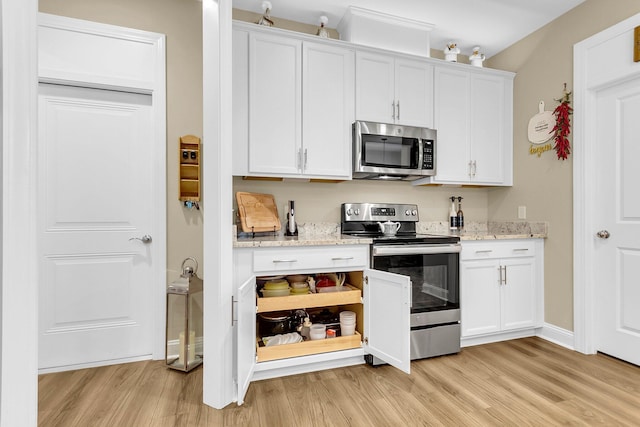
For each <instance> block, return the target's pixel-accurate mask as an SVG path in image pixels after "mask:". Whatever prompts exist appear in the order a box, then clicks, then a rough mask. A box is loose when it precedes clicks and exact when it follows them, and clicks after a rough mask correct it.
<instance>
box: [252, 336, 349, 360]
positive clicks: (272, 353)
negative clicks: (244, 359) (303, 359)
mask: <svg viewBox="0 0 640 427" xmlns="http://www.w3.org/2000/svg"><path fill="white" fill-rule="evenodd" d="M361 346H362V336H361V335H360V333H358V331H356V332H355V334H354V335H348V336H340V337H335V338H325V339H323V340H309V341H303V342H300V343H295V344H283V345H275V346H272V347H257V349H256V351H257V353H256V354H257V356H258V362H267V361H269V360H277V359H286V358H288V357H298V356H308V355H310V354H319V353H328V352H331V351H339V350H347V349H351V348H360V347H361Z"/></svg>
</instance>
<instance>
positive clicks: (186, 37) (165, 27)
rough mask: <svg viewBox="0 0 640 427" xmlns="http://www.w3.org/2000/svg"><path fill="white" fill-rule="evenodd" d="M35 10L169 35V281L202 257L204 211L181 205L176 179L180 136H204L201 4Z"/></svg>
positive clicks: (179, 1) (54, 2) (176, 1)
mask: <svg viewBox="0 0 640 427" xmlns="http://www.w3.org/2000/svg"><path fill="white" fill-rule="evenodd" d="M39 10H40V12H45V13H51V14H55V15H61V16H68V17H72V18H79V19H86V20H89V21H95V22H101V23H105V24H113V25H119V26H123V27H130V28H136V29H139V30H146V31H152V32H157V33H162V34H165V35H166V36H167V39H166V41H167V51H166V52H167V224H168V225H167V269H168V270H169V271H168V281H173V280H175V278H176V277H177V274H178V273H179V272H180V266H181V264H182V260H184V259H185V258H186V257H189V256H193V257H195V258H196V259H197V260H198V261H201V260H202V212H201V211H196V210H195V209H194V210H193V211H189V210H187V209H186V208H183V207H182V205H181V204H180V202H179V201H178V182H177V176H178V143H179V142H178V139H179V138H180V136H182V135H187V134H193V135H196V136H199V137H202V3H201V2H199V1H196V0H135V1H131V0H65V1H59V0H40V2H39ZM205 166H206V165H205ZM200 265H202V262H200Z"/></svg>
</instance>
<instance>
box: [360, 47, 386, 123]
mask: <svg viewBox="0 0 640 427" xmlns="http://www.w3.org/2000/svg"><path fill="white" fill-rule="evenodd" d="M394 64H395V62H394V59H393V58H392V57H390V56H386V55H376V54H373V53H365V52H357V53H356V120H365V121H371V122H380V123H394V120H395V109H394V107H393V103H394V102H395V99H394V92H395V89H394Z"/></svg>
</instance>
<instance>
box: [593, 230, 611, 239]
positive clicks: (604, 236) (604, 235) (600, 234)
mask: <svg viewBox="0 0 640 427" xmlns="http://www.w3.org/2000/svg"><path fill="white" fill-rule="evenodd" d="M596 236H598V237H599V238H601V239H608V238H609V236H611V234H609V232H608V231H607V230H600V231H598V232H597V233H596Z"/></svg>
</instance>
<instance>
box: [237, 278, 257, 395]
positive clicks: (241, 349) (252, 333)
mask: <svg viewBox="0 0 640 427" xmlns="http://www.w3.org/2000/svg"><path fill="white" fill-rule="evenodd" d="M236 299H237V310H236V316H237V317H236V332H237V342H238V354H237V359H238V360H237V367H238V372H237V384H238V405H242V404H243V403H244V396H245V395H246V394H247V389H248V388H249V384H250V383H251V377H252V376H253V371H254V369H255V367H256V278H255V276H253V277H251V278H250V279H249V280H247V281H246V282H245V283H244V284H243V285H242V286H240V287H239V288H238V295H237V297H236Z"/></svg>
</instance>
